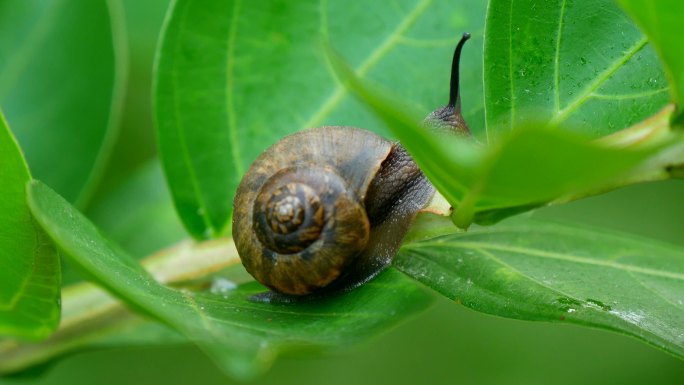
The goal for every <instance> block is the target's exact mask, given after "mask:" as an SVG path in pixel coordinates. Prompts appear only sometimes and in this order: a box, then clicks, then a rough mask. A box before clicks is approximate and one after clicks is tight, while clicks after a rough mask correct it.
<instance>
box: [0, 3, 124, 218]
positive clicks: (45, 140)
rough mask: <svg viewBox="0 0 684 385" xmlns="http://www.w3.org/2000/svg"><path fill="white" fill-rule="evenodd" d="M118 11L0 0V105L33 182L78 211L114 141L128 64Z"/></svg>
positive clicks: (107, 6) (96, 5)
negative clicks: (40, 183)
mask: <svg viewBox="0 0 684 385" xmlns="http://www.w3.org/2000/svg"><path fill="white" fill-rule="evenodd" d="M119 7H120V6H119V4H118V0H109V1H104V0H100V1H92V0H71V1H59V0H48V1H43V0H22V1H0V106H2V108H3V110H4V111H5V114H6V116H7V121H8V122H9V123H10V125H11V127H12V129H13V131H14V133H15V134H16V136H17V139H18V141H19V143H20V144H21V147H22V149H23V150H24V152H25V154H26V159H27V162H28V164H29V165H30V167H31V171H32V172H33V174H34V176H35V177H37V178H40V179H42V180H44V181H45V182H46V183H48V184H49V185H51V186H53V187H54V188H55V189H56V190H57V191H59V192H60V194H62V195H64V196H65V197H66V198H67V199H68V200H69V201H71V202H76V203H78V204H80V205H83V204H85V202H86V201H87V199H88V197H89V194H90V192H91V190H92V188H93V187H94V186H95V183H96V182H97V180H98V178H99V175H100V173H101V171H102V168H103V167H104V165H105V162H106V160H107V157H108V155H109V148H110V146H111V144H112V141H113V139H115V136H116V128H117V116H118V113H119V109H120V106H121V97H122V94H123V88H122V86H123V85H124V80H125V66H126V64H125V60H124V58H125V52H122V51H123V50H124V49H125V47H120V46H119V45H120V44H122V42H123V39H122V36H121V34H122V31H121V28H122V26H121V25H120V23H121V22H122V19H121V17H120V16H121V15H120V14H119V12H120V8H119ZM110 11H111V15H110ZM110 16H111V18H110ZM122 48H123V49H122Z"/></svg>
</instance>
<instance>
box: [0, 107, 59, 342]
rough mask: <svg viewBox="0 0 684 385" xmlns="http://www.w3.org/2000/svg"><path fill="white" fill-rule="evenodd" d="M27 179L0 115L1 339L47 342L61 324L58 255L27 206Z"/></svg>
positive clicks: (23, 163)
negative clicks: (17, 338) (5, 337)
mask: <svg viewBox="0 0 684 385" xmlns="http://www.w3.org/2000/svg"><path fill="white" fill-rule="evenodd" d="M29 180H31V175H30V173H29V170H28V167H27V166H26V163H25V162H24V158H23V157H22V154H21V151H20V150H19V146H18V145H17V142H16V141H15V139H14V137H13V136H12V133H11V132H10V131H9V128H8V127H7V124H6V123H5V120H4V118H3V116H2V113H0V335H2V336H8V335H9V336H18V337H23V338H28V339H40V338H45V337H47V336H48V335H49V334H50V333H51V332H52V331H53V330H54V329H55V328H56V327H57V324H58V323H59V310H60V306H59V292H60V278H61V275H60V270H59V257H58V256H57V250H56V249H55V247H54V246H53V244H52V242H50V239H49V238H48V237H47V236H46V235H45V233H43V231H42V230H41V229H40V227H39V226H38V225H37V224H36V223H35V222H34V220H33V217H32V216H31V212H30V211H29V208H28V206H27V204H26V192H25V190H26V184H27V183H28V181H29Z"/></svg>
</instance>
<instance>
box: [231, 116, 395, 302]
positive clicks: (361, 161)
mask: <svg viewBox="0 0 684 385" xmlns="http://www.w3.org/2000/svg"><path fill="white" fill-rule="evenodd" d="M342 130H343V131H342ZM340 131H342V132H340ZM341 134H342V135H341ZM361 135H363V136H361ZM355 136H356V138H354V137H355ZM359 141H363V142H365V143H367V144H370V148H371V151H369V149H368V148H361V147H360V146H358V143H359ZM293 147H296V148H298V149H301V151H295V152H292V151H291V150H292V148H293ZM391 147H392V145H391V143H390V142H388V141H386V140H384V139H382V138H380V137H378V136H377V135H375V134H371V133H365V132H362V131H361V130H355V129H350V128H344V129H342V128H337V127H328V128H325V129H317V130H306V131H304V132H302V133H298V134H295V135H292V136H290V137H287V138H285V139H284V140H283V141H281V142H279V143H277V144H276V145H274V146H273V147H272V148H270V149H269V150H268V151H267V152H265V153H264V154H262V156H261V157H259V159H257V160H256V161H255V163H254V164H253V165H252V167H251V168H250V170H249V171H248V173H247V174H246V176H245V178H243V180H242V182H241V184H240V187H239V188H238V193H237V195H236V198H235V204H234V210H235V211H234V217H233V237H234V239H235V243H236V247H237V249H238V252H239V254H240V257H241V259H242V263H243V265H244V266H245V268H246V269H247V271H248V272H249V273H250V274H252V275H253V276H254V277H255V278H256V279H257V280H258V281H259V282H261V283H262V284H264V285H265V286H268V287H270V288H272V289H274V290H276V291H278V292H281V293H285V294H293V295H303V294H309V293H312V292H314V291H317V290H318V289H320V288H323V287H326V286H328V285H329V284H330V283H331V282H332V281H335V280H336V279H337V278H339V277H340V276H341V275H343V274H344V273H343V272H344V271H345V270H346V267H347V266H349V265H350V264H353V263H354V262H355V260H356V259H357V257H358V256H359V255H360V254H361V252H362V251H363V250H364V248H366V245H367V243H368V240H369V238H370V233H371V229H370V227H371V225H370V221H369V219H368V216H367V214H366V211H365V207H364V202H363V198H364V196H365V194H366V191H367V189H368V185H369V184H370V182H371V180H372V179H373V176H374V175H375V173H376V172H377V170H378V169H379V167H380V165H381V163H382V160H383V159H384V158H385V157H386V155H387V153H389V151H390V150H391ZM286 149H288V150H289V151H285V150H286ZM286 154H289V155H286ZM330 154H336V156H334V157H331V156H330ZM293 155H296V156H293Z"/></svg>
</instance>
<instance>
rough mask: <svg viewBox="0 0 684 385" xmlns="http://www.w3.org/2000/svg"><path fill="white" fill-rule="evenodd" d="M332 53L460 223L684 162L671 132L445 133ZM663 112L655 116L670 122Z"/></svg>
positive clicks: (662, 174)
mask: <svg viewBox="0 0 684 385" xmlns="http://www.w3.org/2000/svg"><path fill="white" fill-rule="evenodd" d="M328 54H329V57H330V60H331V63H332V66H333V68H334V69H335V71H336V72H337V74H338V76H340V78H341V79H342V80H343V81H344V82H345V83H346V84H347V85H348V87H349V88H350V89H351V90H352V91H353V92H354V93H355V94H356V95H357V96H358V97H359V98H360V99H361V100H362V101H364V102H365V103H367V104H368V106H369V107H370V108H371V109H372V110H373V111H374V112H375V113H376V114H378V116H379V117H381V118H382V119H384V121H385V122H386V124H387V126H388V127H389V128H390V129H392V131H393V132H394V133H395V134H396V135H397V137H398V138H399V139H400V141H401V143H402V144H403V145H404V146H406V148H407V149H408V151H409V152H410V153H411V155H412V156H413V158H414V159H415V160H416V162H417V163H418V165H419V166H420V167H421V169H422V170H423V171H424V172H425V174H426V175H427V176H428V178H429V179H430V181H431V182H432V183H433V184H434V185H435V187H437V189H438V190H439V191H440V192H441V193H442V195H444V197H445V198H446V199H447V200H448V201H449V203H451V205H452V206H453V207H454V209H455V210H454V221H455V223H456V224H457V225H458V226H460V227H464V228H465V227H467V226H468V225H470V224H471V223H472V222H476V223H481V224H491V223H493V222H496V221H498V220H501V219H502V218H505V217H507V216H510V215H512V214H515V213H519V212H522V211H527V210H529V209H531V208H534V207H538V206H540V205H544V204H546V203H548V202H550V201H553V200H556V199H561V198H566V199H567V198H568V197H577V196H583V195H585V194H589V193H592V192H596V191H602V190H605V189H608V188H614V187H616V186H621V185H623V184H625V183H628V182H632V181H635V180H644V179H657V178H661V179H662V178H666V177H667V176H668V174H667V172H666V171H665V169H666V167H667V166H668V165H670V164H681V163H682V162H684V144H682V141H681V140H680V138H679V137H677V136H676V135H672V134H669V133H666V134H665V135H660V136H658V135H653V137H654V138H653V140H652V142H648V141H647V142H642V141H639V140H636V141H634V139H630V138H627V139H629V140H627V139H625V138H613V139H610V140H604V141H603V142H599V141H594V140H590V139H589V138H587V137H586V136H583V135H579V134H577V133H573V132H568V131H566V130H553V129H549V128H546V127H543V126H533V125H529V126H527V127H526V128H525V129H520V130H515V131H514V132H511V133H507V134H506V135H502V136H501V137H499V138H498V140H497V141H493V142H492V143H490V145H489V146H487V147H484V146H481V145H479V144H478V143H476V142H475V141H474V140H472V138H464V137H460V136H455V135H452V137H448V136H446V137H445V135H438V134H437V133H434V132H430V130H429V129H426V128H425V127H421V126H419V124H418V123H417V119H416V116H417V114H416V113H415V112H412V111H411V109H410V108H409V107H408V106H406V104H405V103H401V102H400V101H397V99H396V98H390V97H388V96H386V95H384V94H383V93H381V92H379V91H378V90H376V89H374V88H373V87H371V86H370V85H368V84H365V83H363V82H362V81H361V80H360V79H359V78H358V77H356V76H355V75H354V73H353V71H352V70H351V69H350V68H349V66H348V65H347V64H346V63H345V62H344V61H343V59H342V58H340V57H339V55H338V54H336V53H335V52H333V51H330V50H329V51H328ZM669 112H670V110H667V109H666V110H664V111H663V114H661V115H663V116H664V117H665V118H667V116H668V114H669ZM663 116H660V115H659V119H656V120H655V121H656V122H661V121H663ZM656 126H658V127H656V128H659V125H657V124H656ZM637 128H639V127H637ZM649 132H652V131H649ZM656 132H659V131H656ZM636 136H637V137H639V136H638V135H636ZM606 139H609V138H606ZM630 140H631V141H630ZM551 149H552V150H551Z"/></svg>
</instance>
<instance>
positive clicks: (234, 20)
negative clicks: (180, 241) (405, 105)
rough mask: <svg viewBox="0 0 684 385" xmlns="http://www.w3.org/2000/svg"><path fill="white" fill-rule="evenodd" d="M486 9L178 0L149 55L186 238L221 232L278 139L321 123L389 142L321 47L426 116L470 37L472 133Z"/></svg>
mask: <svg viewBox="0 0 684 385" xmlns="http://www.w3.org/2000/svg"><path fill="white" fill-rule="evenodd" d="M484 8H485V2H484V1H481V0H467V1H460V2H457V3H454V2H452V1H449V0H435V1H429V0H401V1H396V2H393V3H392V5H389V6H388V5H387V4H386V3H384V2H368V1H362V0H353V1H344V2H337V1H334V2H333V1H330V2H329V1H318V0H305V1H288V0H268V1H259V2H249V3H248V2H245V1H240V0H232V1H221V2H216V1H209V0H178V1H176V2H175V6H174V7H173V9H172V10H171V13H170V14H169V16H168V19H167V23H166V28H165V31H164V37H163V43H162V44H161V46H160V49H159V51H158V56H157V79H156V80H157V85H156V91H155V97H156V120H157V129H158V134H159V145H160V151H161V157H162V160H163V166H164V170H165V172H166V175H167V179H168V181H169V185H170V187H171V191H172V195H173V198H174V201H175V204H176V208H177V210H178V212H179V214H180V216H181V218H182V220H183V223H184V224H185V226H186V227H187V229H188V230H189V231H190V232H191V233H192V235H193V236H195V237H197V238H203V237H209V236H212V235H219V234H222V233H224V232H225V231H226V229H227V227H226V226H227V221H228V218H229V217H230V213H231V209H232V207H231V203H232V197H233V195H234V193H235V190H236V188H237V183H238V181H239V180H240V177H241V175H242V174H243V173H244V172H245V171H246V169H247V168H248V167H249V164H250V163H251V162H252V161H253V160H254V159H255V158H256V157H257V156H258V154H260V153H261V152H262V151H263V150H265V149H266V148H267V147H268V146H269V145H271V144H273V143H275V142H276V141H278V140H279V139H281V138H282V137H283V136H285V135H286V134H289V133H292V132H295V131H298V130H301V129H303V128H308V127H315V126H321V125H346V126H355V127H363V128H367V129H370V130H374V131H376V132H379V133H381V134H386V133H387V132H386V131H385V130H384V129H383V127H382V125H381V124H379V122H378V121H377V120H376V119H375V118H374V117H373V115H372V114H369V113H368V112H366V111H364V110H363V109H362V108H359V105H358V104H357V103H356V102H355V101H354V100H353V99H352V98H350V97H348V96H347V92H346V90H345V89H344V87H342V86H341V85H339V84H338V83H337V82H336V80H335V77H334V76H333V75H332V74H331V72H330V70H329V68H328V67H329V66H328V63H327V62H326V57H325V55H324V54H323V52H322V50H321V47H322V45H321V42H322V41H331V42H332V43H333V44H334V45H335V46H336V47H338V48H339V49H340V50H341V51H342V52H343V53H344V54H345V55H346V56H347V57H348V58H350V60H351V63H352V64H353V66H354V68H355V70H356V71H357V74H358V76H360V77H363V78H369V79H374V80H376V81H379V82H381V83H383V84H385V85H387V86H388V87H391V89H392V90H394V91H395V92H396V93H397V94H398V95H401V96H403V97H405V98H406V99H408V100H411V101H413V103H414V105H415V106H416V107H417V108H418V109H420V110H421V111H422V113H423V114H427V113H428V112H429V111H430V110H432V109H435V108H436V107H438V106H441V105H443V104H445V103H446V101H447V97H448V87H449V86H448V85H449V67H450V65H451V54H452V52H453V47H454V46H455V44H456V42H457V41H458V38H459V37H460V35H461V34H462V33H463V32H465V31H470V32H473V34H474V38H473V41H471V42H470V43H469V45H468V47H467V49H466V50H465V54H464V64H463V66H462V68H463V76H462V77H463V81H462V88H463V91H464V92H463V94H464V95H463V103H464V104H463V107H464V111H465V115H466V118H467V119H468V120H469V122H470V123H471V126H473V127H474V128H475V129H476V131H477V132H481V128H482V127H483V117H482V115H483V114H482V108H483V107H482V81H481V79H482V69H481V68H482V64H481V63H482V62H481V52H482V51H481V49H482V47H481V45H482V28H483V21H484V12H485V9H484ZM350 26H354V27H353V28H350ZM359 26H362V28H359Z"/></svg>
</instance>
